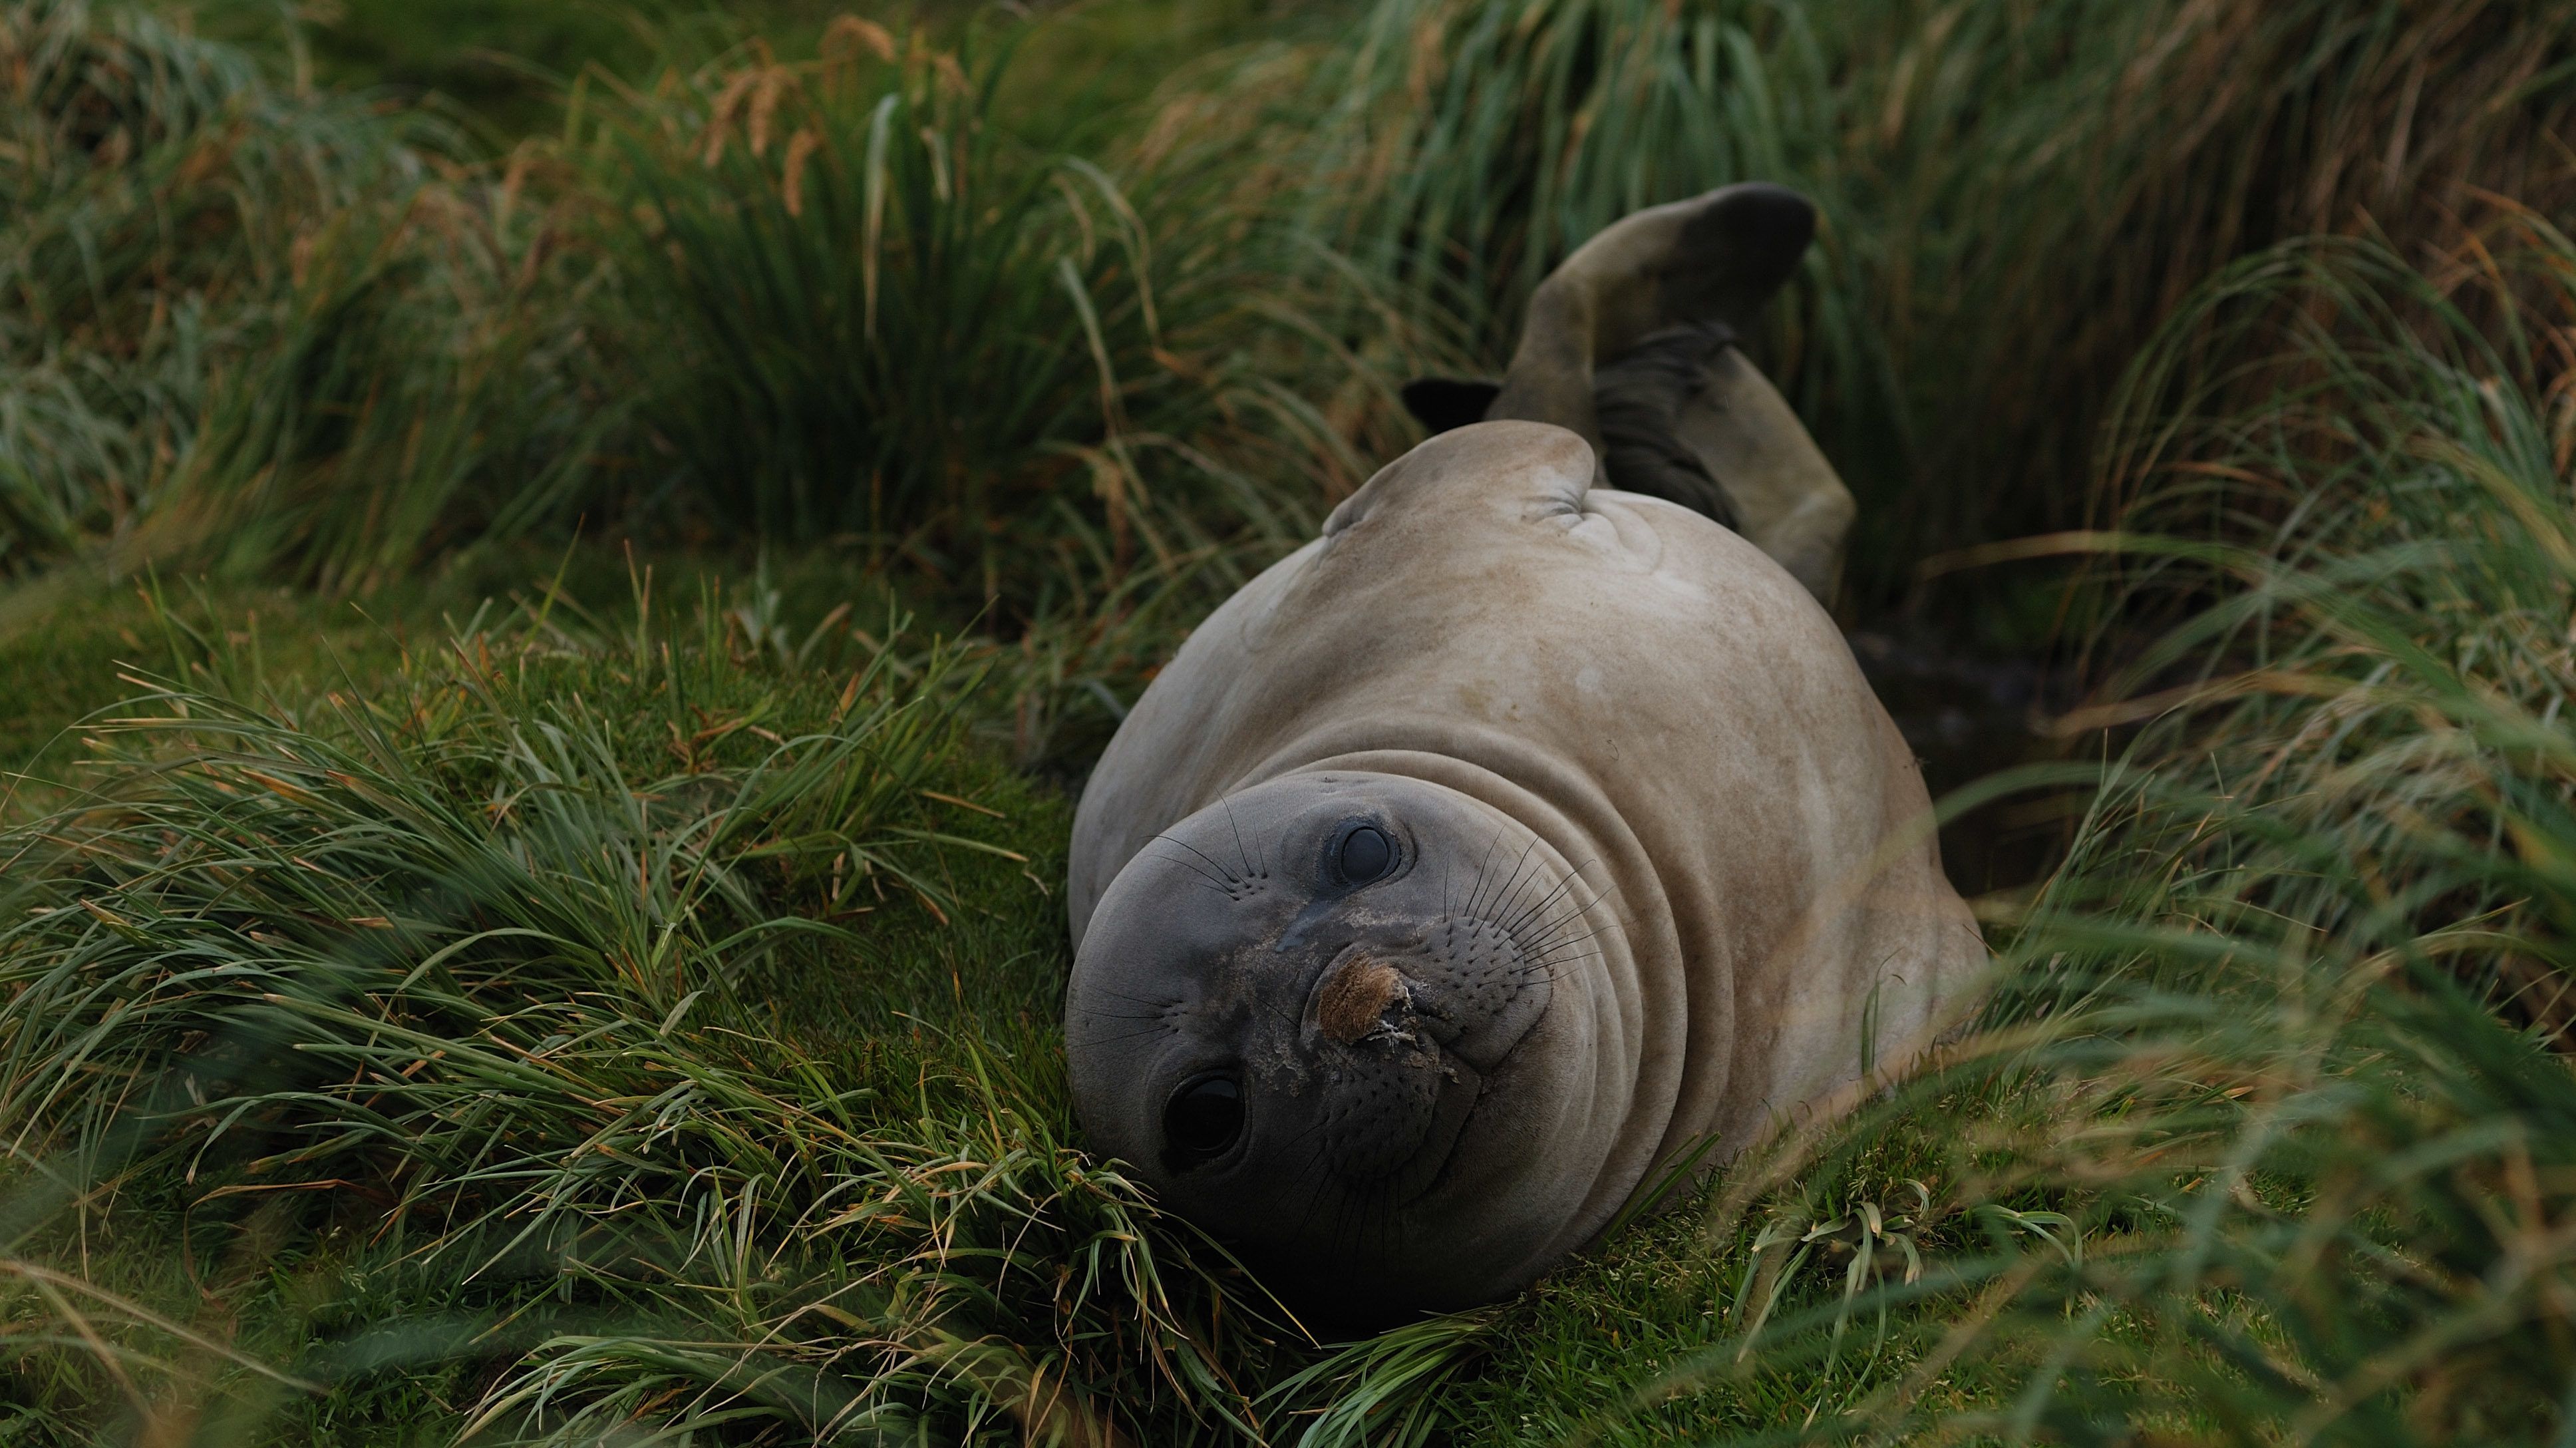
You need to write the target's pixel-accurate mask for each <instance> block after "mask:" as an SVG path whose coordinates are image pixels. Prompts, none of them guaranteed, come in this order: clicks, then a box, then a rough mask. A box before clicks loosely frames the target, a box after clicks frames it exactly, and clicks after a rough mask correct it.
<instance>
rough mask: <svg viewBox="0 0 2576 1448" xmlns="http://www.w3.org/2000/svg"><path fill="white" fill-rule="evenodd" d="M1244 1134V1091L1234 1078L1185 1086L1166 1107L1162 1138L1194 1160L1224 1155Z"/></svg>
mask: <svg viewBox="0 0 2576 1448" xmlns="http://www.w3.org/2000/svg"><path fill="white" fill-rule="evenodd" d="M1241 1135H1243V1088H1242V1087H1241V1086H1239V1085H1237V1084H1236V1083H1235V1079H1234V1078H1233V1077H1231V1076H1201V1077H1199V1078H1198V1079H1197V1080H1195V1081H1190V1082H1187V1083H1184V1084H1183V1085H1182V1087H1181V1089H1180V1090H1178V1091H1175V1092H1173V1093H1172V1099H1171V1101H1170V1102H1169V1103H1168V1104H1166V1105H1165V1106H1164V1107H1163V1139H1164V1140H1165V1141H1167V1142H1169V1143H1171V1147H1172V1150H1173V1151H1175V1152H1177V1153H1178V1154H1180V1155H1181V1156H1184V1157H1188V1158H1190V1159H1191V1160H1194V1161H1206V1160H1208V1159H1209V1158H1211V1157H1218V1156H1223V1155H1224V1154H1225V1152H1226V1148H1228V1147H1230V1146H1232V1145H1234V1142H1235V1138H1236V1137H1239V1136H1241Z"/></svg>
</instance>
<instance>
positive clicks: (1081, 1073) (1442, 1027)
mask: <svg viewBox="0 0 2576 1448" xmlns="http://www.w3.org/2000/svg"><path fill="white" fill-rule="evenodd" d="M1595 903H1596V901H1595V897H1594V893H1593V892H1592V891H1591V890H1590V889H1589V888H1587V887H1586V886H1585V885H1584V883H1583V882H1582V880H1581V878H1580V872H1579V871H1577V870H1576V869H1574V868H1573V867H1572V866H1571V865H1569V864H1568V863H1566V862H1565V861H1563V860H1561V859H1560V858H1558V857H1557V855H1556V852H1555V851H1554V850H1552V849H1551V848H1549V847H1548V846H1547V845H1546V843H1545V842H1544V841H1542V840H1541V839H1539V838H1538V836H1536V835H1535V834H1533V833H1532V832H1531V831H1530V830H1528V829H1527V828H1525V827H1523V826H1521V825H1519V824H1518V823H1517V822H1515V821H1513V820H1511V819H1509V818H1508V817H1506V816H1504V815H1502V814H1500V813H1499V812H1498V811H1495V810H1493V809H1492V808H1490V807H1488V806H1485V805H1483V804H1480V803H1478V802H1477V801H1475V800H1472V799H1470V798H1468V797H1466V796H1464V795H1462V794H1459V793H1457V792H1456V791H1453V790H1448V789H1444V788H1441V787H1439V786H1437V785H1433V784H1429V783H1426V782H1423V781H1420V780H1414V779H1407V778H1402V777H1398V776H1392V775H1381V774H1369V773H1356V772H1341V771H1318V772H1314V773H1301V774H1292V775H1290V776H1287V777H1285V778H1281V779H1277V780H1273V781H1270V782H1268V783H1264V784H1261V785H1257V786H1254V787H1252V788H1250V789H1246V790H1243V791H1241V792H1239V793H1236V794H1233V795H1230V796H1228V797H1226V798H1225V799H1223V800H1221V801H1220V802H1218V803H1217V804H1216V805H1213V806H1211V807H1209V808H1206V809H1202V810H1200V811H1198V812H1197V813H1195V814H1193V815H1191V816H1190V817H1189V818H1187V819H1184V820H1181V821H1179V822H1178V823H1176V824H1174V825H1173V826H1172V827H1171V828H1169V829H1168V830H1165V831H1164V832H1163V833H1161V834H1160V835H1157V836H1156V837H1154V838H1153V839H1152V840H1151V841H1150V842H1148V843H1147V844H1146V845H1145V847H1144V848H1143V849H1142V850H1141V851H1140V852H1139V853H1138V855H1137V856H1136V858H1135V859H1134V860H1133V861H1132V862H1130V864H1129V866H1128V867H1127V868H1126V869H1125V870H1124V871H1122V872H1121V873H1120V875H1119V877H1118V879H1117V881H1116V882H1115V883H1113V884H1112V885H1111V887H1110V889H1109V891H1108V893H1107V894H1106V895H1105V896H1104V897H1103V898H1102V900H1101V902H1100V905H1099V908H1098V910H1097V911H1096V912H1095V914H1094V916H1093V922H1092V928H1091V929H1090V930H1089V932H1088V933H1087V934H1086V936H1085V938H1084V940H1083V942H1082V946H1081V949H1080V952H1079V954H1078V957H1077V959H1076V963H1075V967H1074V979H1073V984H1072V987H1071V990H1070V992H1069V997H1068V1003H1067V1004H1068V1011H1067V1025H1066V1030H1067V1043H1068V1049H1069V1055H1070V1059H1071V1061H1072V1066H1073V1089H1074V1097H1075V1102H1076V1106H1077V1108H1078V1110H1079V1112H1080V1114H1081V1116H1082V1119H1083V1121H1084V1123H1085V1124H1086V1125H1087V1126H1088V1127H1089V1128H1090V1130H1091V1132H1092V1134H1093V1136H1094V1138H1095V1140H1096V1144H1097V1145H1098V1146H1099V1147H1100V1148H1101V1149H1102V1150H1104V1151H1105V1152H1107V1153H1108V1154H1111V1155H1115V1156H1118V1157H1122V1158H1124V1159H1125V1160H1127V1161H1129V1162H1131V1163H1135V1164H1138V1166H1139V1168H1140V1170H1141V1171H1142V1172H1143V1174H1144V1175H1145V1176H1146V1177H1147V1179H1148V1180H1149V1181H1150V1182H1151V1183H1152V1184H1153V1185H1154V1186H1155V1187H1156V1188H1157V1189H1158V1191H1159V1193H1160V1194H1161V1196H1162V1197H1163V1199H1164V1200H1165V1201H1166V1202H1167V1203H1169V1204H1170V1205H1172V1206H1173V1207H1175V1208H1177V1209H1179V1210H1180V1211H1181V1212H1182V1213H1184V1214H1185V1215H1187V1216H1189V1217H1190V1218H1191V1219H1193V1220H1195V1221H1198V1222H1200V1223H1201V1224H1202V1225H1204V1226H1206V1227H1208V1228H1209V1229H1211V1230H1213V1231H1216V1232H1218V1233H1219V1234H1220V1235H1222V1236H1224V1237H1227V1238H1229V1239H1231V1240H1232V1241H1233V1242H1235V1243H1236V1244H1238V1245H1239V1246H1240V1247H1241V1248H1242V1249H1243V1250H1244V1251H1245V1252H1246V1253H1247V1255H1248V1256H1249V1257H1251V1258H1252V1259H1253V1260H1254V1261H1256V1263H1258V1264H1259V1265H1261V1266H1262V1267H1263V1268H1265V1269H1266V1271H1267V1273H1268V1275H1270V1276H1271V1277H1272V1278H1273V1279H1274V1283H1275V1285H1278V1286H1280V1287H1282V1288H1283V1289H1284V1290H1287V1291H1290V1292H1291V1293H1296V1294H1298V1295H1300V1296H1303V1297H1304V1298H1306V1299H1307V1300H1308V1301H1310V1302H1312V1301H1316V1300H1318V1299H1319V1298H1321V1297H1323V1296H1326V1295H1329V1293H1330V1292H1331V1291H1332V1290H1333V1289H1334V1287H1335V1286H1336V1285H1338V1284H1340V1283H1343V1282H1346V1281H1349V1280H1361V1281H1368V1282H1373V1283H1375V1284H1378V1285H1379V1287H1380V1289H1381V1290H1382V1291H1383V1292H1385V1293H1386V1294H1387V1296H1388V1297H1389V1298H1390V1299H1391V1300H1404V1301H1415V1300H1420V1301H1453V1300H1471V1299H1473V1298H1474V1297H1475V1296H1477V1295H1479V1293H1480V1291H1481V1290H1482V1283H1483V1281H1484V1279H1485V1277H1486V1275H1487V1274H1489V1273H1490V1271H1491V1270H1492V1267H1493V1263H1494V1258H1495V1256H1496V1254H1498V1253H1500V1254H1504V1255H1507V1256H1510V1255H1515V1254H1516V1255H1517V1256H1518V1257H1520V1258H1528V1257H1531V1256H1533V1255H1535V1254H1538V1253H1540V1252H1542V1251H1544V1250H1545V1249H1546V1248H1547V1246H1548V1245H1549V1239H1550V1238H1551V1237H1552V1236H1553V1235H1554V1234H1555V1233H1556V1231H1557V1230H1558V1229H1559V1227H1560V1226H1561V1223H1560V1222H1558V1221H1556V1220H1554V1219H1553V1218H1554V1216H1555V1214H1554V1213H1552V1212H1550V1211H1548V1210H1547V1209H1546V1206H1547V1204H1546V1203H1544V1202H1541V1203H1537V1204H1536V1205H1538V1206H1539V1208H1540V1209H1539V1210H1537V1211H1532V1210H1531V1207H1532V1206H1533V1202H1532V1200H1531V1194H1530V1193H1528V1192H1527V1191H1525V1190H1521V1191H1515V1190H1510V1189H1509V1188H1510V1186H1511V1183H1510V1182H1509V1180H1508V1178H1509V1176H1510V1172H1509V1170H1508V1168H1509V1165H1510V1162H1511V1160H1512V1158H1514V1157H1515V1156H1517V1153H1515V1152H1510V1151H1496V1150H1494V1149H1492V1147H1491V1146H1487V1147H1486V1148H1485V1149H1483V1150H1478V1149H1476V1147H1477V1145H1478V1143H1479V1142H1480V1141H1481V1140H1482V1139H1484V1138H1507V1137H1513V1136H1517V1135H1519V1134H1522V1133H1524V1132H1526V1131H1527V1130H1528V1129H1529V1127H1530V1125H1531V1124H1532V1123H1534V1122H1543V1121H1545V1120H1547V1119H1548V1118H1550V1116H1551V1115H1552V1113H1551V1112H1550V1110H1549V1109H1548V1099H1547V1098H1548V1095H1549V1093H1550V1092H1552V1091H1563V1090H1566V1089H1568V1088H1569V1087H1571V1086H1573V1085H1575V1084H1576V1081H1575V1079H1574V1078H1577V1077H1579V1076H1581V1075H1582V1074H1583V1072H1582V1070H1581V1067H1582V1066H1583V1064H1584V1063H1585V1059H1586V1056H1587V1054H1588V1053H1587V1052H1585V1051H1584V1050H1582V1049H1580V1047H1581V1046H1582V1045H1583V1044H1585V1040H1584V1038H1585V1026H1586V1024H1587V1023H1586V1022H1585V1021H1584V1020H1583V1019H1582V1018H1581V1013H1580V1012H1579V1011H1578V1012H1574V1013H1571V1014H1570V1015H1568V1016H1566V1017H1562V1018H1560V1017H1557V1016H1556V1015H1555V1014H1554V1013H1553V1012H1552V1010H1551V1007H1552V1005H1553V1004H1554V1003H1555V1002H1556V1000H1557V998H1558V997H1559V996H1560V995H1561V994H1570V995H1572V996H1574V997H1575V998H1577V999H1578V1000H1579V999H1580V998H1581V996H1582V994H1583V989H1582V986H1581V984H1580V979H1579V976H1580V970H1581V967H1582V966H1583V964H1584V962H1585V961H1586V960H1588V959H1589V958H1590V957H1591V956H1593V955H1594V954H1596V953H1597V951H1596V949H1595V946H1594V936H1595V934H1596V933H1597V930H1598V928H1599V922H1598V920H1597V919H1596V917H1595V914H1594V908H1593V907H1594V905H1595ZM1569 980H1572V981H1574V982H1575V983H1574V984H1572V985H1568V984H1566V982H1568V981H1569ZM1560 1022H1561V1023H1560ZM1552 1023H1559V1024H1558V1025H1557V1028H1556V1029H1554V1030H1551V1029H1550V1026H1551V1024H1552ZM1534 1039H1548V1040H1551V1041H1554V1042H1558V1044H1554V1045H1552V1046H1551V1047H1549V1048H1543V1049H1535V1050H1534V1049H1531V1043H1532V1042H1533V1040H1534ZM1568 1046H1573V1047H1576V1048H1577V1049H1566V1047H1568ZM1587 1084H1588V1083H1587ZM1568 1124H1569V1125H1570V1126H1579V1124H1580V1123H1579V1121H1569V1123H1568ZM1494 1144H1495V1145H1499V1144H1500V1142H1499V1141H1496V1142H1495V1143H1494ZM1497 1168H1502V1169H1501V1170H1497ZM1541 1195H1544V1194H1541ZM1301 1289H1303V1290H1301Z"/></svg>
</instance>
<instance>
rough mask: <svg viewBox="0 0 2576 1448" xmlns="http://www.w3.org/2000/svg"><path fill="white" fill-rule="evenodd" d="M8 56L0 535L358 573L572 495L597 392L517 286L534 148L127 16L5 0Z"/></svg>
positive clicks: (65, 546)
mask: <svg viewBox="0 0 2576 1448" xmlns="http://www.w3.org/2000/svg"><path fill="white" fill-rule="evenodd" d="M0 62H5V72H6V74H7V75H8V76H9V84H10V86H11V91H12V94H11V97H10V104H9V106H8V111H7V119H6V122H5V124H6V125H7V127H8V129H9V137H8V144H9V146H10V147H11V154H12V156H13V157H14V158H17V159H13V161H12V164H11V165H10V166H9V167H8V168H7V169H6V173H5V180H4V181H0V184H5V185H7V186H8V187H9V188H10V190H11V193H12V194H10V195H9V196H8V197H7V198H6V210H5V211H0V217H5V224H4V225H0V288H5V290H6V292H7V294H8V295H9V296H10V298H11V306H10V308H9V309H8V313H7V320H5V321H0V348H5V349H6V356H7V358H8V363H9V368H8V374H7V382H6V384H5V386H0V561H5V562H6V563H8V564H9V565H10V566H12V567H25V566H28V565H30V564H32V563H36V562H40V561H43V560H46V559H50V558H59V557H61V556H63V555H64V554H66V553H68V552H73V551H77V550H79V549H81V548H83V547H84V546H94V545H97V544H99V543H102V542H104V543H109V544H111V545H113V546H116V547H118V548H120V549H121V550H122V551H123V553H124V554H125V556H127V557H128V558H134V557H141V558H152V557H179V556H185V555H188V554H191V553H193V554H194V555H196V556H197V557H200V558H212V559H215V560H217V561H220V562H223V563H224V564H226V566H228V567H232V568H235V569H249V570H268V569H278V568H283V569H284V570H286V571H287V572H288V573H289V574H290V575H295V576H301V577H304V578H312V579H319V580H320V581H322V582H324V583H326V584H330V585H333V586H343V587H345V586H351V585H355V584H359V583H364V582H368V581H370V580H380V579H382V578H383V577H385V576H387V574H388V572H389V571H392V572H399V571H402V570H406V569H409V568H411V567H414V566H416V565H417V564H418V563H419V562H420V561H421V559H422V557H423V555H424V552H425V550H431V549H437V548H443V547H448V546H453V545H454V544H456V543H459V542H463V541H468V540H470V539H472V538H475V537H479V536H491V535H507V534H509V533H512V532H515V531H521V530H524V529H526V528H527V527H530V526H532V525H533V524H535V523H536V522H539V521H552V520H553V515H552V513H551V511H550V510H551V509H552V508H554V507H555V506H556V505H558V504H561V503H564V502H565V501H566V500H567V498H568V497H570V496H571V495H573V494H574V493H576V492H577V491H578V489H579V486H580V482H581V479H582V477H583V476H584V474H585V471H586V469H587V468H588V466H589V464H590V461H591V459H590V456H589V453H590V449H591V442H592V440H593V439H595V438H596V437H597V436H598V435H599V433H600V431H601V429H602V427H603V426H604V420H605V419H606V418H609V417H613V416H614V409H613V408H609V407H606V406H604V405H603V404H602V401H601V398H600V397H599V395H598V394H597V393H596V392H595V391H586V390H585V389H584V387H583V386H582V382H581V374H580V371H579V369H578V367H577V366H568V365H565V364H567V363H568V362H570V361H571V360H572V359H569V358H568V357H567V356H566V352H565V349H566V347H567V345H568V341H569V335H570V333H571V332H572V331H573V330H574V322H575V319H573V318H571V317H569V316H566V315H564V314H563V313H562V312H561V309H560V308H554V309H552V310H548V309H544V308H539V307H537V306H536V305H535V301H536V298H537V297H539V296H541V295H551V294H552V293H553V292H554V291H555V290H557V284H558V283H561V282H562V281H563V280H564V279H563V278H561V277H560V276H558V275H557V272H558V269H559V268H558V265H557V264H558V263H560V262H562V261H563V260H564V259H563V258H561V257H560V256H556V255H553V252H554V250H555V248H554V246H553V227H552V225H551V222H552V221H553V219H554V218H551V217H549V215H548V214H547V212H546V210H545V208H544V207H542V206H538V205H532V204H527V201H528V198H527V197H526V196H525V194H524V187H523V185H522V184H521V183H522V181H523V179H524V177H523V176H522V175H521V174H520V173H503V174H491V175H486V174H483V173H479V172H473V171H469V170H466V169H462V168H461V167H460V166H459V164H458V163H457V162H456V161H455V160H454V159H452V158H454V157H455V156H457V155H458V154H460V153H461V145H460V142H459V139H458V137H457V136H456V134H455V132H454V130H453V128H452V127H449V126H446V125H444V124H442V123H441V122H440V121H439V119H438V118H437V117H435V116H433V115H431V114H429V113H427V112H422V111H418V110H409V111H398V112H394V113H390V114H387V113H383V112H379V111H377V110H376V109H374V108H372V107H370V106H369V105H367V104H366V103H365V102H364V101H363V100H361V99H358V98H354V97H347V96H334V95H314V94H306V93H299V92H292V91H288V90H284V89H282V88H280V87H278V86H277V85H275V84H274V83H272V82H270V81H269V80H268V79H266V78H265V77H264V76H263V75H262V74H261V73H260V72H259V70H258V69H257V67H255V66H254V65H253V64H252V63H251V62H250V60H249V59H248V58H247V57H246V56H245V55H244V54H243V53H242V52H240V51H238V50H236V49H233V48H230V47H226V46H222V45H218V44H214V43H212V42H208V41H204V40H201V39H198V38H196V37H194V36H192V35H190V34H188V33H186V32H184V31H182V30H178V29H174V28H173V27H171V26H170V25H168V24H166V23H164V22H162V21H159V20H156V19H155V18H153V17H152V16H150V15H148V14H146V13H143V12H138V11H132V10H124V9H117V10H98V9H93V8H92V7H91V6H90V5H89V4H87V3H86V0H21V3H17V4H13V5H11V6H9V7H8V9H7V11H6V12H5V14H4V15H0Z"/></svg>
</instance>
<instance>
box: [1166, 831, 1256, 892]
mask: <svg viewBox="0 0 2576 1448" xmlns="http://www.w3.org/2000/svg"><path fill="white" fill-rule="evenodd" d="M1154 838H1155V839H1157V840H1162V841H1165V842H1166V843H1169V844H1175V845H1178V846H1180V847H1181V848H1182V849H1184V850H1187V851H1189V852H1190V853H1191V854H1193V855H1196V856H1198V857H1199V858H1200V859H1202V860H1205V861H1207V862H1208V864H1210V865H1212V866H1214V867H1215V869H1216V871H1217V873H1218V874H1220V875H1222V876H1224V877H1225V880H1226V883H1227V884H1230V885H1240V884H1242V883H1244V880H1243V877H1242V876H1240V875H1237V874H1236V873H1234V872H1233V871H1232V870H1229V869H1227V868H1226V867H1225V862H1224V861H1223V860H1220V859H1218V858H1217V857H1215V856H1214V855H1211V854H1209V853H1208V852H1207V851H1205V850H1202V849H1200V848H1199V847H1198V846H1196V845H1193V844H1191V843H1190V842H1189V841H1187V840H1184V839H1181V838H1179V837H1177V836H1174V835H1156V836H1154Z"/></svg>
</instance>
